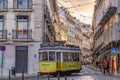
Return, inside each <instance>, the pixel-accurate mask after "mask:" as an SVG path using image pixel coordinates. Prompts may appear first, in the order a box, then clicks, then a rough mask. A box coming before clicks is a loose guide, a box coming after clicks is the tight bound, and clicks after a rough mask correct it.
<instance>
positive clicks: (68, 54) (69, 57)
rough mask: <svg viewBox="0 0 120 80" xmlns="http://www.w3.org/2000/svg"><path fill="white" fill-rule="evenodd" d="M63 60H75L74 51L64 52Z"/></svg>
mask: <svg viewBox="0 0 120 80" xmlns="http://www.w3.org/2000/svg"><path fill="white" fill-rule="evenodd" d="M63 60H64V61H73V55H72V53H63Z"/></svg>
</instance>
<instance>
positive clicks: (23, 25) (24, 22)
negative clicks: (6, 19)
mask: <svg viewBox="0 0 120 80" xmlns="http://www.w3.org/2000/svg"><path fill="white" fill-rule="evenodd" d="M17 31H18V37H19V38H27V34H28V32H27V31H28V16H17Z"/></svg>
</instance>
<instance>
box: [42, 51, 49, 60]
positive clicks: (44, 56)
mask: <svg viewBox="0 0 120 80" xmlns="http://www.w3.org/2000/svg"><path fill="white" fill-rule="evenodd" d="M42 58H43V61H48V53H47V52H42Z"/></svg>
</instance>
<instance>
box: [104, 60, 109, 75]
mask: <svg viewBox="0 0 120 80" xmlns="http://www.w3.org/2000/svg"><path fill="white" fill-rule="evenodd" d="M106 71H107V73H108V74H109V62H108V61H107V60H106V59H105V60H104V74H105V72H106Z"/></svg>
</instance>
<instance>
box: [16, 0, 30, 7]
mask: <svg viewBox="0 0 120 80" xmlns="http://www.w3.org/2000/svg"><path fill="white" fill-rule="evenodd" d="M28 1H29V0H18V2H17V3H18V8H19V9H27V8H28Z"/></svg>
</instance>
